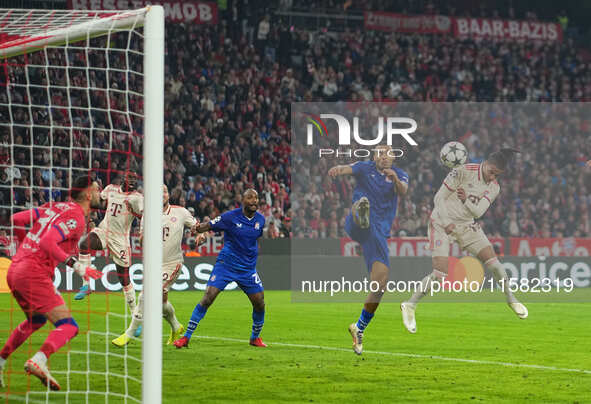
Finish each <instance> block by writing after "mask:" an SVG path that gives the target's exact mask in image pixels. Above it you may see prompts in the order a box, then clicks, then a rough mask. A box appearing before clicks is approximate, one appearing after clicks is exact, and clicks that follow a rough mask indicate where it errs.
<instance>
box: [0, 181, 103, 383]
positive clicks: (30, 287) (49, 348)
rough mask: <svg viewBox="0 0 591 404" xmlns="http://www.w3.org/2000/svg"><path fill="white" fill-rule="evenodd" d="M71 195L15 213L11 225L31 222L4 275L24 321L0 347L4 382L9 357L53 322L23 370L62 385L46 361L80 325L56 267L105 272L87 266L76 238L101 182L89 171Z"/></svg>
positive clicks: (93, 273) (84, 273)
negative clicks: (56, 283)
mask: <svg viewBox="0 0 591 404" xmlns="http://www.w3.org/2000/svg"><path fill="white" fill-rule="evenodd" d="M70 196H71V198H72V200H73V202H67V203H65V202H58V203H55V202H52V203H47V204H45V205H43V206H41V207H39V208H34V209H31V210H27V211H24V212H20V213H17V214H15V215H14V216H13V217H12V221H13V225H14V226H15V227H19V228H20V229H21V231H22V228H24V227H29V226H31V229H30V231H29V232H28V233H27V234H26V236H25V237H24V238H23V239H22V242H21V244H20V246H19V249H18V251H17V253H16V255H15V256H14V257H13V260H12V264H11V265H10V268H9V269H8V274H7V277H6V280H7V282H8V286H9V288H10V291H11V293H12V295H13V296H14V298H15V299H16V301H17V302H18V304H19V306H20V307H21V309H22V310H23V312H24V313H25V316H26V320H25V321H23V322H22V323H20V324H19V325H18V326H17V327H16V329H15V330H14V331H13V332H12V334H10V337H8V341H7V342H6V344H5V345H4V347H3V348H2V350H1V351H0V384H3V383H2V382H1V373H2V369H3V367H4V364H5V363H6V359H7V358H8V356H9V355H10V354H11V353H12V352H14V351H15V350H16V349H17V348H18V347H19V346H20V345H22V343H23V342H25V341H26V340H27V338H29V336H31V334H32V333H34V332H35V331H37V330H38V329H40V328H41V327H43V325H44V324H45V322H46V321H47V320H49V321H50V322H51V323H53V325H54V326H55V329H54V330H53V331H52V332H51V333H50V334H49V335H48V336H47V338H46V339H45V342H44V343H43V345H42V346H41V349H40V350H39V351H38V352H37V353H35V355H33V357H32V358H31V359H29V360H27V362H25V372H27V373H28V374H32V375H34V376H36V377H38V378H39V380H41V382H42V383H43V384H44V385H46V386H49V388H50V389H51V390H59V389H60V385H59V383H58V382H57V381H56V380H55V379H54V378H53V377H52V376H51V374H50V373H49V369H48V368H47V360H48V358H49V357H50V356H51V354H53V353H54V352H56V351H58V350H59V349H60V348H61V347H62V346H64V345H65V344H66V343H67V342H68V341H70V340H71V339H72V338H74V337H75V336H76V335H77V334H78V324H76V321H75V320H74V319H73V318H72V315H71V313H70V310H69V309H68V307H67V306H66V304H65V303H64V299H63V298H62V297H61V295H60V294H59V293H58V292H57V290H56V289H55V287H54V286H53V276H54V271H55V267H56V265H57V264H58V263H60V262H65V263H66V265H68V266H69V267H71V268H73V269H74V271H75V272H76V273H77V274H79V275H80V276H82V278H83V279H87V280H88V278H89V277H92V278H94V279H98V278H100V277H101V276H102V273H101V272H99V271H97V270H95V269H93V268H90V267H89V266H87V265H85V264H83V263H82V262H81V261H79V260H78V259H77V258H76V256H75V254H76V253H77V250H78V240H80V237H81V236H82V234H83V233H84V231H85V230H86V217H87V216H88V214H89V212H90V209H91V208H98V207H99V205H100V200H99V187H98V184H97V183H96V182H93V183H91V184H90V185H89V180H88V177H87V176H86V175H84V176H81V177H78V178H76V179H75V180H74V182H73V185H72V189H71V190H70ZM15 234H19V232H15ZM21 234H22V233H21Z"/></svg>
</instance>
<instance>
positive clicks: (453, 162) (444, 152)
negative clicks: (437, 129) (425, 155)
mask: <svg viewBox="0 0 591 404" xmlns="http://www.w3.org/2000/svg"><path fill="white" fill-rule="evenodd" d="M439 158H440V159H441V162H442V163H443V165H444V166H446V167H447V168H455V167H457V166H461V165H462V164H465V163H466V160H468V149H466V146H464V145H463V144H461V143H460V142H448V143H446V144H444V145H443V147H442V148H441V152H440V153H439Z"/></svg>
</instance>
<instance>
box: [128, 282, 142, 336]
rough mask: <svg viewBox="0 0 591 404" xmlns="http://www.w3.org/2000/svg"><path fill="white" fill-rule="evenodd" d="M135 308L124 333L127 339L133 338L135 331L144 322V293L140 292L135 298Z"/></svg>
mask: <svg viewBox="0 0 591 404" xmlns="http://www.w3.org/2000/svg"><path fill="white" fill-rule="evenodd" d="M137 301H138V303H137V306H136V307H135V310H134V311H133V314H132V315H131V324H130V325H129V328H127V331H125V333H126V334H127V336H128V337H133V336H134V334H135V330H137V328H138V327H139V326H140V325H141V324H142V321H144V292H140V294H139V296H138V298H137Z"/></svg>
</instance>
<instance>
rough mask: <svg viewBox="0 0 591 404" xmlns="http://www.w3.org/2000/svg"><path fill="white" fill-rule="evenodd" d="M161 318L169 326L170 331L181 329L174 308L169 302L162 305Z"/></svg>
mask: <svg viewBox="0 0 591 404" xmlns="http://www.w3.org/2000/svg"><path fill="white" fill-rule="evenodd" d="M162 317H164V319H165V320H166V321H167V322H168V324H170V328H172V331H176V330H178V329H179V328H180V327H181V323H179V320H177V318H176V315H175V312H174V306H173V305H172V303H170V302H169V301H166V303H164V304H163V305H162Z"/></svg>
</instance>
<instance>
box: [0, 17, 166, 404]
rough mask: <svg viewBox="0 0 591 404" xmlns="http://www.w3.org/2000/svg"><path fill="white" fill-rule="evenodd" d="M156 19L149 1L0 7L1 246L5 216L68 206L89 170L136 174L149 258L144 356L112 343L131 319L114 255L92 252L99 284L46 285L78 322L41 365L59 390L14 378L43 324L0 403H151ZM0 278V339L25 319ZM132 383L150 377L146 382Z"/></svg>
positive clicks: (159, 79)
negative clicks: (140, 5)
mask: <svg viewBox="0 0 591 404" xmlns="http://www.w3.org/2000/svg"><path fill="white" fill-rule="evenodd" d="M163 21H164V19H163V13H162V9H161V7H157V6H156V7H148V8H145V9H140V10H133V11H123V12H122V11H80V10H77V11H72V10H59V11H57V10H16V9H0V244H2V245H3V246H4V250H5V251H6V252H7V253H8V255H9V256H10V255H13V254H14V253H15V252H16V249H17V248H18V240H17V237H15V232H14V228H13V227H12V226H11V223H10V215H12V214H13V213H16V212H19V211H22V210H25V209H30V208H32V207H35V206H38V205H42V204H43V203H46V202H51V201H66V200H67V198H68V190H69V189H70V186H71V181H72V179H73V178H75V177H77V176H79V175H81V174H84V175H88V178H89V181H95V180H96V181H98V182H99V184H100V185H101V186H102V187H106V186H107V185H108V184H111V183H115V184H117V183H118V180H119V179H120V178H121V177H122V176H124V175H125V173H128V172H135V173H138V174H139V178H140V186H141V187H142V188H143V193H144V196H145V202H144V203H145V205H144V207H145V209H144V215H145V216H146V227H145V231H146V234H145V238H144V240H145V246H146V248H145V250H148V251H150V252H148V253H147V254H144V259H145V260H146V262H145V263H144V268H146V271H145V272H144V273H145V274H146V275H145V276H143V279H142V271H141V270H140V268H139V261H138V263H135V265H132V267H131V270H130V273H131V277H132V282H133V283H134V284H136V285H137V289H139V288H142V283H143V288H144V293H145V296H146V297H145V299H146V304H145V310H146V312H147V311H148V310H150V309H151V310H152V312H153V317H152V318H151V319H148V318H146V316H144V321H145V324H144V336H143V343H144V344H143V345H144V352H146V345H147V346H148V349H149V350H150V351H151V352H150V355H149V356H144V357H143V356H142V343H141V342H142V341H141V340H139V339H138V340H135V341H132V343H130V344H129V345H128V346H126V347H124V348H119V347H116V346H114V345H112V343H111V341H112V339H114V338H116V337H118V336H119V335H121V334H122V333H123V332H124V331H125V329H126V328H127V326H128V324H129V322H130V321H131V317H130V316H131V313H130V311H129V309H128V308H127V304H126V302H125V300H124V298H123V295H122V293H121V285H120V284H119V282H118V278H117V276H116V272H115V266H114V265H113V262H112V259H111V258H110V257H109V256H108V254H107V253H102V254H101V253H100V252H99V253H98V255H99V257H97V258H96V259H95V265H96V266H97V268H98V269H99V270H102V271H103V277H102V278H100V279H98V280H96V281H94V282H91V286H92V287H93V289H95V292H94V293H92V294H91V295H89V296H88V297H87V298H85V299H84V300H80V301H77V300H74V299H73V297H74V294H75V293H76V292H77V290H78V289H79V287H80V286H81V279H80V278H79V277H78V276H77V275H75V274H73V273H72V270H71V269H70V268H66V267H64V266H63V265H60V267H59V268H56V274H55V280H54V284H55V286H56V288H57V289H58V290H59V291H60V292H61V293H62V296H63V297H64V300H65V301H66V304H67V305H68V306H69V307H70V309H71V311H72V317H74V318H75V320H76V321H77V322H78V324H79V327H80V331H79V334H78V335H77V336H76V337H75V338H74V339H72V341H70V343H69V344H68V345H66V346H65V347H64V348H62V349H61V350H60V351H58V352H57V353H56V354H54V355H52V356H51V358H50V362H49V369H50V371H51V373H52V375H53V376H54V377H55V378H56V379H57V380H58V381H59V383H60V384H61V390H60V391H58V392H50V391H49V390H48V389H47V388H45V387H44V386H43V385H42V384H41V383H39V381H38V380H37V379H36V378H34V377H29V376H27V375H26V374H25V372H24V371H23V364H24V362H25V361H26V360H27V359H28V358H30V357H31V356H32V355H33V354H34V353H35V352H36V351H37V350H38V349H39V347H40V346H41V344H42V343H43V341H44V339H45V338H46V337H47V335H48V334H49V332H50V331H51V330H52V329H53V326H52V325H51V324H49V323H48V324H47V325H45V326H44V327H43V328H41V329H40V330H39V331H37V332H36V333H34V334H33V336H32V337H31V338H29V340H28V341H26V342H25V343H24V344H23V345H22V346H21V347H20V348H19V349H18V350H17V351H15V352H14V353H13V354H12V355H11V356H10V357H9V359H8V361H7V363H6V364H5V367H4V383H5V388H4V391H2V390H0V394H1V395H0V397H1V398H2V399H3V400H1V401H6V402H51V403H55V402H76V403H78V402H86V403H94V402H109V403H111V402H113V403H115V402H125V403H127V402H140V401H141V400H142V392H143V394H144V397H151V399H145V400H144V402H159V400H160V372H161V370H160V369H161V361H160V359H161V324H160V322H161V314H160V313H161V311H160V310H161V309H160V302H161V300H160V299H161V298H160V296H161V295H159V293H161V291H160V285H159V283H158V282H159V281H160V277H159V276H158V275H156V274H159V266H154V269H155V271H154V270H152V271H150V264H149V263H150V262H151V263H152V265H154V264H153V263H159V262H161V255H159V253H160V254H161V244H159V239H160V238H159V237H158V235H159V234H160V231H161V230H160V229H159V226H160V218H161V209H162V196H161V195H162V189H161V184H162V151H161V150H158V149H159V148H160V149H162V137H163V136H162V119H163V118H162V114H163V108H162V106H163V104H162V102H163V101H162V98H163V85H162V83H163V60H164V56H163V54H164V49H163V35H164V30H163V27H164V22H163ZM150 41H152V42H150ZM146 161H150V164H149V165H146V164H145V163H146ZM142 173H143V177H142ZM142 178H151V181H150V182H147V181H142ZM108 213H109V212H105V211H104V210H103V211H101V210H97V211H93V212H92V213H91V218H90V219H91V220H92V222H93V223H94V224H96V225H98V224H99V222H100V221H101V220H102V218H103V217H104V215H106V214H108ZM150 218H151V219H152V220H149V219H150ZM1 247H2V246H0V248H1ZM103 254H107V256H104V257H101V256H100V255H103ZM150 272H151V273H153V274H155V275H154V276H150V275H149V273H150ZM5 275H6V273H5V271H4V272H3V273H1V272H0V291H1V292H4V293H1V294H0V302H1V303H0V307H1V308H0V313H1V314H0V344H4V342H5V341H6V339H7V338H8V336H9V335H10V333H11V332H12V330H14V328H15V327H16V326H17V325H18V324H19V323H20V322H21V321H22V320H23V314H22V311H21V310H20V308H19V306H18V304H17V303H16V301H15V300H14V299H13V298H12V296H11V295H10V293H7V292H8V291H7V288H6V284H5V280H4V279H5ZM152 291H153V293H152ZM153 301H156V302H157V304H152V303H151V302H153ZM154 318H157V320H158V321H155V320H153V319H154ZM144 358H145V360H144ZM143 367H145V371H143V369H142V368H143ZM142 377H144V378H146V377H149V378H150V384H149V386H146V383H142ZM147 394H148V395H147ZM4 399H5V400H4Z"/></svg>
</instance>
